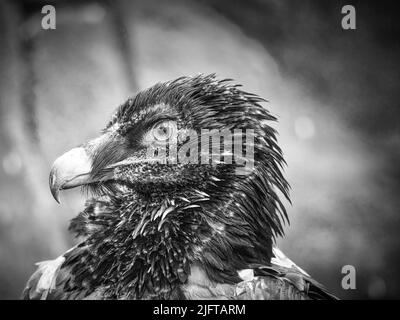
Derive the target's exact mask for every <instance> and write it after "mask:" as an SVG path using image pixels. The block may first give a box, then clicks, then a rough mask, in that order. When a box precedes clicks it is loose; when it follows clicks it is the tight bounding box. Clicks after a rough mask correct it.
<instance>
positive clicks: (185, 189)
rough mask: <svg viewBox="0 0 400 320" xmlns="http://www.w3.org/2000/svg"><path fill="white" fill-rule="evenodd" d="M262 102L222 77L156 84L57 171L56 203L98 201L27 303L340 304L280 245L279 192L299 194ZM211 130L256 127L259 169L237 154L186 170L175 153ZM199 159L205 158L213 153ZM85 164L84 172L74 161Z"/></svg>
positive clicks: (38, 277) (37, 280) (75, 223)
mask: <svg viewBox="0 0 400 320" xmlns="http://www.w3.org/2000/svg"><path fill="white" fill-rule="evenodd" d="M262 102H264V100H263V99H262V98H260V97H258V96H256V95H254V94H251V93H247V92H244V91H242V90H241V89H240V86H239V85H235V84H232V82H231V81H230V80H218V79H216V77H215V75H207V76H204V75H199V76H196V77H183V78H179V79H177V80H174V81H170V82H166V83H160V84H156V85H155V86H153V87H151V88H149V89H147V90H145V91H143V92H140V93H138V94H137V95H136V96H135V97H134V98H131V99H128V100H127V101H126V102H125V103H124V104H123V105H121V106H120V107H119V108H118V110H117V112H116V113H115V115H114V116H113V118H112V119H111V121H110V122H109V123H108V125H107V126H106V128H105V129H104V130H103V133H102V135H101V136H100V137H99V138H97V139H94V140H92V141H89V142H87V143H85V144H84V145H83V146H82V147H81V148H79V150H75V149H74V151H71V152H70V153H68V154H66V155H64V156H63V157H62V158H60V159H61V160H57V161H56V162H55V164H54V167H53V170H52V173H51V176H50V186H51V189H52V192H53V195H54V196H55V198H56V200H58V197H59V194H58V192H59V190H61V189H67V188H72V187H76V186H83V188H84V189H85V190H86V191H88V192H89V194H92V195H93V197H92V198H90V199H89V200H88V201H87V203H86V207H85V209H84V211H83V212H81V213H80V214H79V215H78V216H77V217H76V218H74V219H73V220H72V221H71V225H70V230H71V232H73V233H75V234H76V235H77V236H78V237H80V238H81V242H80V244H79V245H77V246H76V247H74V248H72V249H71V250H69V251H68V252H66V253H64V254H63V255H62V256H60V257H59V258H57V259H56V260H53V261H48V262H42V263H40V264H39V268H38V270H37V271H36V272H35V274H34V275H33V276H32V277H31V279H30V280H29V282H28V284H27V287H26V289H25V291H24V294H23V296H24V298H28V299H35V298H47V299H84V298H86V299H176V298H182V299H184V298H187V299H200V298H206V299H216V298H227V299H310V298H311V299H323V298H333V296H332V295H330V294H329V293H327V292H326V290H325V289H323V287H322V286H321V285H319V284H318V283H316V282H315V281H314V280H312V279H311V278H310V277H309V276H308V275H307V274H306V273H305V272H304V271H303V270H301V269H300V268H299V267H297V266H296V265H295V264H294V263H293V262H291V261H290V260H289V259H288V258H286V257H285V256H284V255H283V253H282V252H280V251H279V250H278V249H277V248H275V247H274V240H275V237H276V236H283V225H284V222H285V221H288V218H287V214H286V210H285V207H284V205H283V203H282V202H281V200H280V197H279V195H278V192H279V193H280V194H281V195H283V196H284V197H285V198H286V199H288V200H289V192H288V191H289V185H288V183H287V182H286V180H285V178H284V177H283V175H282V172H281V169H282V166H283V165H284V159H283V157H282V152H281V150H280V148H279V146H278V145H277V140H276V134H275V130H274V129H273V128H272V127H271V126H270V122H271V121H275V120H276V119H275V117H274V116H272V115H271V114H270V113H269V112H268V111H267V110H266V109H265V108H264V107H263V106H261V103H262ZM202 129H210V130H211V129H217V130H231V131H234V130H235V129H243V130H245V129H252V130H254V142H252V143H251V144H252V145H251V147H252V148H253V150H254V168H253V169H252V170H251V172H248V173H247V174H238V171H237V170H238V169H240V168H242V169H243V166H241V165H239V164H238V162H235V161H233V162H232V163H228V162H227V161H225V160H226V158H225V157H223V158H218V159H217V160H215V158H213V159H214V160H211V161H210V162H209V163H208V164H204V163H199V161H191V162H190V163H180V162H179V161H176V160H177V155H176V154H175V153H174V151H173V150H174V148H173V147H172V146H176V147H177V148H176V149H177V150H181V149H182V148H183V147H185V146H186V147H187V145H188V143H189V140H190V139H188V135H185V133H187V132H189V130H190V131H191V132H193V131H194V132H198V133H200V132H201V130H202ZM243 132H244V131H243ZM242 138H243V139H242V141H243V142H245V141H246V143H247V140H245V135H243V137H242ZM163 140H166V141H169V142H170V143H169V144H168V147H167V149H166V155H168V159H169V160H168V161H165V162H160V161H155V159H154V157H155V156H156V155H157V152H156V153H154V154H150V155H149V152H148V150H149V148H150V147H153V148H155V149H157V147H158V146H159V145H160V143H161V142H163ZM193 141H194V142H193ZM199 141H200V140H191V143H192V145H191V146H192V147H193V148H192V149H191V150H194V149H195V148H194V147H196V146H197V144H198V143H199ZM244 149H245V146H243V150H244ZM199 150H200V149H199ZM185 154H187V153H185ZM190 154H191V156H192V158H191V159H192V160H196V159H197V160H200V158H201V157H202V156H203V155H204V152H201V151H200V152H198V154H196V153H195V152H194V151H190ZM75 155H77V156H75ZM82 157H83V158H85V164H84V165H83V164H82V163H81V162H82V161H81V160H79V161H78V160H77V161H78V162H79V163H78V164H74V165H72V164H71V161H72V162H73V161H74V159H75V158H82ZM65 159H68V162H67V161H66V160H65ZM71 159H72V160H71ZM77 168H80V169H79V170H78V169H77ZM83 168H86V169H83ZM71 172H72V173H71Z"/></svg>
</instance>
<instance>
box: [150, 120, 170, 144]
mask: <svg viewBox="0 0 400 320" xmlns="http://www.w3.org/2000/svg"><path fill="white" fill-rule="evenodd" d="M173 131H175V130H174V123H172V122H167V123H163V124H160V125H159V126H157V127H156V128H154V131H153V135H154V138H155V139H156V140H159V141H160V140H161V141H165V140H167V139H169V138H170V136H171V135H172V133H173Z"/></svg>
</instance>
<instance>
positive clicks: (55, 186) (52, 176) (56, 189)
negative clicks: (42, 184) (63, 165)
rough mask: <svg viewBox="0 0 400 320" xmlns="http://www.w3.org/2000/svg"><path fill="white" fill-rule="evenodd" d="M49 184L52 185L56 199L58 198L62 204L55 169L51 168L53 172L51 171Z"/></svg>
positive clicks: (52, 191) (58, 201) (52, 192)
mask: <svg viewBox="0 0 400 320" xmlns="http://www.w3.org/2000/svg"><path fill="white" fill-rule="evenodd" d="M49 185H50V191H51V194H52V195H53V198H54V200H56V201H57V203H58V204H60V188H59V186H58V184H57V178H56V175H55V172H54V170H51V172H50V177H49Z"/></svg>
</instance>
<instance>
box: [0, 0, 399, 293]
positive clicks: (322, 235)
mask: <svg viewBox="0 0 400 320" xmlns="http://www.w3.org/2000/svg"><path fill="white" fill-rule="evenodd" d="M45 4H52V5H54V6H55V8H56V22H57V24H56V30H43V29H42V28H41V19H42V17H43V16H44V15H43V14H41V8H42V6H43V5H45ZM346 4H352V5H354V6H355V8H356V13H357V15H356V18H357V20H356V21H357V22H356V23H357V24H356V26H357V29H356V30H343V29H342V27H341V19H342V17H343V15H342V14H341V8H342V7H343V6H344V5H346ZM397 15H398V13H397V11H396V10H395V2H394V1H374V2H372V1H371V2H370V1H368V2H366V1H340V0H331V1H329V2H328V1H317V0H314V1H309V0H301V1H298V0H297V1H296V0H293V1H292V0H291V1H278V0H250V1H232V0H203V1H197V2H195V1H183V0H182V1H180V0H172V1H124V0H117V1H62V0H60V1H40V0H37V1H35V0H24V1H7V0H0V299H15V298H18V297H19V295H20V293H21V291H22V289H23V287H24V284H25V281H26V280H27V278H28V277H29V276H30V274H31V273H32V272H33V271H34V269H35V266H34V263H35V262H37V261H41V260H46V259H53V258H55V257H57V256H58V255H60V254H61V253H62V252H63V251H65V250H67V248H69V247H70V246H71V245H72V244H73V239H72V238H71V236H70V235H69V234H68V233H67V226H68V223H69V220H70V219H71V218H72V217H74V216H75V215H76V214H77V213H78V212H79V211H80V209H81V208H82V207H83V203H84V198H83V196H82V195H81V194H80V192H79V190H71V191H68V192H64V193H63V194H62V205H58V204H57V203H56V202H55V201H54V199H53V198H52V196H51V194H50V192H49V188H48V173H49V169H50V166H51V164H52V162H53V161H54V159H55V158H56V157H57V156H59V155H60V154H62V153H63V152H64V151H66V150H69V149H70V148H72V147H74V146H76V145H78V144H80V143H82V142H83V141H85V140H87V139H89V138H91V137H94V136H96V135H97V134H98V132H99V130H100V129H102V128H103V126H104V125H105V123H106V121H107V120H108V117H109V116H110V115H111V114H112V113H113V110H114V109H115V108H116V107H117V106H118V105H119V104H120V103H122V102H123V101H124V100H125V99H126V98H127V97H128V96H130V95H133V94H135V92H137V91H138V90H141V89H143V88H146V87H148V86H150V85H152V84H154V83H155V82H158V81H165V80H169V79H173V78H176V77H178V76H181V75H193V74H197V73H211V72H216V73H217V74H218V75H219V76H220V77H227V78H234V79H236V80H237V81H238V82H240V83H242V84H243V85H244V88H245V90H247V91H251V92H255V93H257V94H259V95H261V96H263V97H264V98H266V99H268V100H269V103H268V104H267V105H266V107H267V108H269V109H270V111H271V112H272V113H273V114H275V115H276V116H278V118H279V123H277V124H276V125H275V127H276V129H277V130H278V131H279V133H280V136H279V141H280V144H281V147H282V148H283V150H284V153H285V157H286V160H287V162H288V167H287V169H286V171H285V174H286V176H287V178H288V180H289V182H290V183H291V185H292V191H291V195H292V201H293V204H292V206H290V205H289V204H288V211H289V214H290V217H291V225H290V226H289V227H287V229H286V234H287V236H286V237H285V238H284V239H279V241H278V244H279V246H280V247H281V248H282V250H283V251H284V252H285V253H286V254H287V255H288V256H289V257H290V258H291V259H292V260H293V261H295V262H296V263H297V264H298V265H299V266H301V267H303V268H304V269H305V270H307V271H308V272H309V273H310V274H311V275H312V276H313V277H314V278H315V279H317V280H318V281H320V282H321V283H323V284H325V285H326V286H327V287H328V288H330V289H331V290H332V291H333V292H334V293H335V294H337V295H338V296H339V297H341V298H346V299H383V298H389V299H393V298H400V274H399V272H398V267H399V261H400V235H399V227H400V212H399V210H400V209H399V208H400V200H399V199H400V198H399V190H400V166H399V159H400V125H399V122H400V121H399V120H400V119H399V116H400V108H399V107H400V106H399V96H400V85H399V83H400V82H399V77H400V74H399V68H398V67H399V59H398V57H399V53H400V46H399V39H400V28H399V23H398V22H396V19H397ZM344 265H353V266H354V267H355V268H356V272H357V273H356V275H357V277H356V289H355V290H343V289H342V287H341V279H342V277H343V276H344V275H343V274H341V270H342V267H343V266H344Z"/></svg>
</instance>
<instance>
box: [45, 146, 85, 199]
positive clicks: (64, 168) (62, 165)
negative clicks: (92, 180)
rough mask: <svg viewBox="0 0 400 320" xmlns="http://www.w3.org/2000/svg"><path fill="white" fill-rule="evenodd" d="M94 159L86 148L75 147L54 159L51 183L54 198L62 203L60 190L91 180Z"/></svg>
mask: <svg viewBox="0 0 400 320" xmlns="http://www.w3.org/2000/svg"><path fill="white" fill-rule="evenodd" d="M91 169H92V160H91V159H90V157H89V155H88V154H87V152H86V150H85V149H84V148H74V149H72V150H70V151H68V152H66V153H64V154H63V155H62V156H61V157H59V158H57V159H56V161H54V163H53V166H52V168H51V171H50V177H49V185H50V190H51V194H52V195H53V197H54V199H55V200H56V201H57V202H58V203H60V190H65V189H71V188H75V187H78V186H81V185H84V184H87V183H88V182H89V177H90V171H91Z"/></svg>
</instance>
